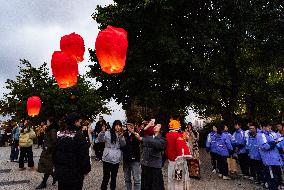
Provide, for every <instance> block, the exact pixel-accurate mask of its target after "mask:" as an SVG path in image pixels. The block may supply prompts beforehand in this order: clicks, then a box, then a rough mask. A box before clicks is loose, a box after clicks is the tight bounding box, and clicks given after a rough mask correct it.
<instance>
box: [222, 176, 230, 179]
mask: <svg viewBox="0 0 284 190" xmlns="http://www.w3.org/2000/svg"><path fill="white" fill-rule="evenodd" d="M230 179H231V178H229V177H228V176H223V180H230Z"/></svg>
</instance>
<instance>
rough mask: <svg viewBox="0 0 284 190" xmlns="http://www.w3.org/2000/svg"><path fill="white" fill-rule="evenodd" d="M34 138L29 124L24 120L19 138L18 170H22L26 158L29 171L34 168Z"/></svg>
mask: <svg viewBox="0 0 284 190" xmlns="http://www.w3.org/2000/svg"><path fill="white" fill-rule="evenodd" d="M35 138H36V134H35V132H34V131H33V129H32V126H31V122H30V121H29V120H25V122H24V126H23V128H22V129H21V133H20V138H19V147H20V158H19V168H20V170H24V169H25V168H24V159H25V157H26V156H27V159H28V167H30V168H31V169H33V168H34V160H33V149H32V145H33V139H35Z"/></svg>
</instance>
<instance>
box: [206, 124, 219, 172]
mask: <svg viewBox="0 0 284 190" xmlns="http://www.w3.org/2000/svg"><path fill="white" fill-rule="evenodd" d="M216 133H217V128H216V127H215V126H213V127H212V131H211V132H210V133H209V134H208V136H207V140H206V151H207V152H210V156H211V164H212V173H215V174H216V173H217V151H216V140H215V136H216Z"/></svg>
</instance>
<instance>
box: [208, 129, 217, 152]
mask: <svg viewBox="0 0 284 190" xmlns="http://www.w3.org/2000/svg"><path fill="white" fill-rule="evenodd" d="M216 135H217V133H216V132H210V133H209V134H208V135H207V140H206V148H207V149H208V150H209V151H210V152H213V153H217V149H216V148H217V145H216Z"/></svg>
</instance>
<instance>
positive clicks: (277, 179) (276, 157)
mask: <svg viewBox="0 0 284 190" xmlns="http://www.w3.org/2000/svg"><path fill="white" fill-rule="evenodd" d="M257 144H258V147H259V152H260V156H261V160H262V162H263V164H264V166H265V176H266V180H267V183H268V188H269V189H270V190H277V189H278V186H279V185H280V184H281V181H282V178H281V166H282V165H283V161H282V158H281V156H280V154H279V151H278V149H277V147H276V145H277V142H276V141H275V139H274V136H273V134H272V133H271V130H270V125H264V126H263V131H262V133H260V134H259V135H257Z"/></svg>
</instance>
